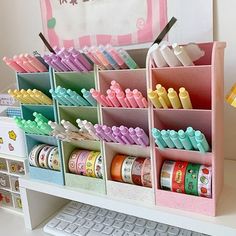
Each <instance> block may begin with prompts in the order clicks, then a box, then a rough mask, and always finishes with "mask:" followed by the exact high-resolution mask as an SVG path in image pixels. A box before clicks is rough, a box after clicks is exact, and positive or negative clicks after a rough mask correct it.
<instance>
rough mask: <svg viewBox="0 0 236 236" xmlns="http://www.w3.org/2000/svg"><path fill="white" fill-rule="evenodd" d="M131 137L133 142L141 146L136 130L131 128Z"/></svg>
mask: <svg viewBox="0 0 236 236" xmlns="http://www.w3.org/2000/svg"><path fill="white" fill-rule="evenodd" d="M129 135H130V137H131V138H132V139H133V141H134V142H135V143H136V144H137V145H139V140H138V137H137V135H136V132H135V130H134V128H129Z"/></svg>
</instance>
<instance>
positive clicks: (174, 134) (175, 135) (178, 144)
mask: <svg viewBox="0 0 236 236" xmlns="http://www.w3.org/2000/svg"><path fill="white" fill-rule="evenodd" d="M170 139H171V140H172V142H173V143H174V144H175V146H176V147H177V148H178V149H182V148H184V146H183V144H182V143H181V142H180V140H179V136H178V133H177V132H176V131H174V130H171V131H170Z"/></svg>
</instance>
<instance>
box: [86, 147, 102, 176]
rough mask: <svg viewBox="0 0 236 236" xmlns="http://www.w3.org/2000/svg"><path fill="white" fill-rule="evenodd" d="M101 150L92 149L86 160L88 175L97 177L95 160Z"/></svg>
mask: <svg viewBox="0 0 236 236" xmlns="http://www.w3.org/2000/svg"><path fill="white" fill-rule="evenodd" d="M99 154H100V152H95V151H91V152H90V153H89V155H88V158H87V161H86V176H90V177H96V174H95V162H96V159H97V156H98V155H99Z"/></svg>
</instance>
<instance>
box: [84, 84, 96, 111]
mask: <svg viewBox="0 0 236 236" xmlns="http://www.w3.org/2000/svg"><path fill="white" fill-rule="evenodd" d="M81 93H82V94H83V97H84V98H85V99H86V100H87V101H88V102H89V103H90V104H91V105H92V106H94V107H95V106H97V101H96V100H95V99H94V98H93V97H92V94H91V93H90V92H89V91H87V90H86V89H85V88H83V89H81Z"/></svg>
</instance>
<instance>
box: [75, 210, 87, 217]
mask: <svg viewBox="0 0 236 236" xmlns="http://www.w3.org/2000/svg"><path fill="white" fill-rule="evenodd" d="M87 214H88V212H86V211H80V212H79V213H78V214H77V216H78V217H79V218H84V217H85V216H86V215H87Z"/></svg>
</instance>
